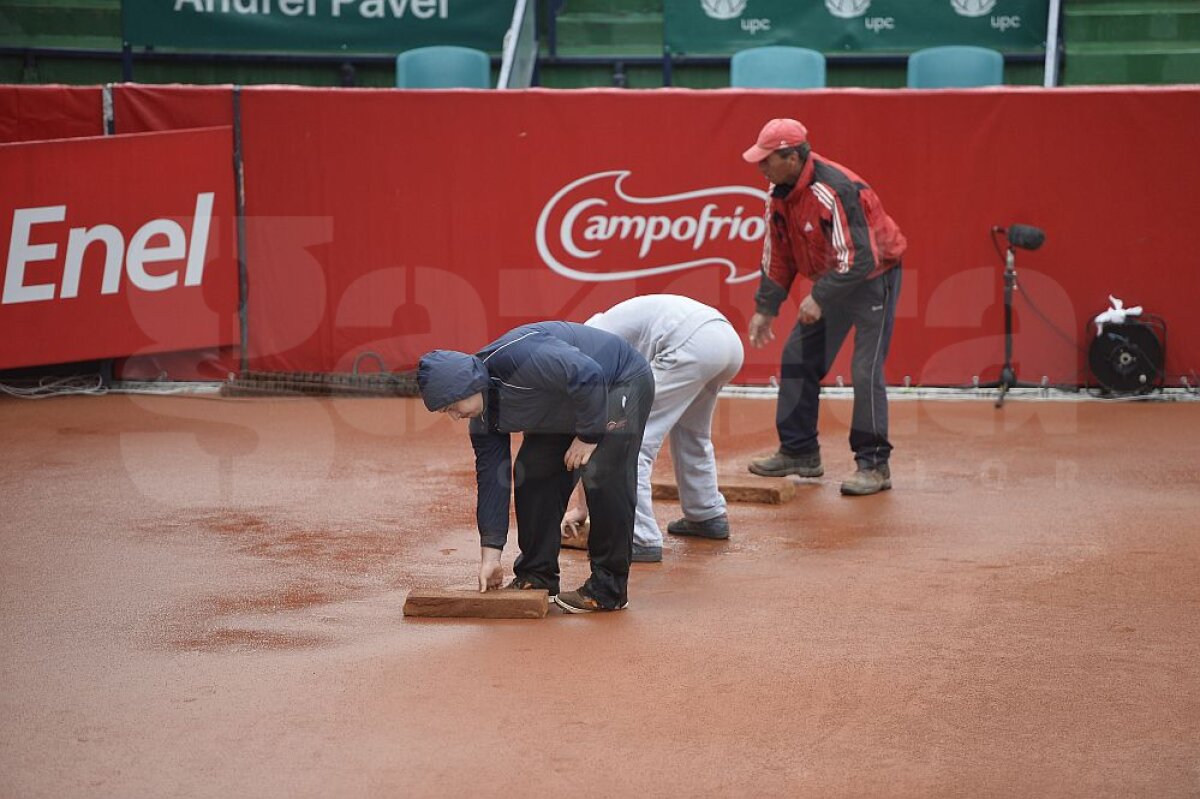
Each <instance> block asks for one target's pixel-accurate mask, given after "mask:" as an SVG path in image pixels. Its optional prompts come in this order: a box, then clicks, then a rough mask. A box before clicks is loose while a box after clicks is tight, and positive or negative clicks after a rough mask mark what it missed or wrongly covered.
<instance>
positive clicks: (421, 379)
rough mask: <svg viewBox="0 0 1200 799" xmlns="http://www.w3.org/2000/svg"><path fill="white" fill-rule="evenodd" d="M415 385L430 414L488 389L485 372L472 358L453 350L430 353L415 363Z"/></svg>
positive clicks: (481, 364) (477, 361)
mask: <svg viewBox="0 0 1200 799" xmlns="http://www.w3.org/2000/svg"><path fill="white" fill-rule="evenodd" d="M417 386H418V387H419V388H420V389H421V399H422V400H424V401H425V407H426V408H428V409H429V410H431V411H438V410H441V409H442V408H445V407H446V406H447V405H449V404H450V403H452V402H458V401H459V400H460V399H464V398H465V397H469V396H471V395H472V394H478V393H479V392H481V391H483V390H484V389H485V388H487V387H488V371H487V367H486V366H484V365H483V361H481V360H479V359H478V358H476V357H475V356H474V355H468V354H467V353H465V352H455V351H454V350H434V351H433V352H427V353H425V354H424V355H422V356H421V360H420V362H418V364H417Z"/></svg>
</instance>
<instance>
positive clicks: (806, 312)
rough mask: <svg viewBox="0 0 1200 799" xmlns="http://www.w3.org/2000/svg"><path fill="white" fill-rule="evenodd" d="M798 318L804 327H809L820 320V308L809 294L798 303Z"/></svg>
mask: <svg viewBox="0 0 1200 799" xmlns="http://www.w3.org/2000/svg"><path fill="white" fill-rule="evenodd" d="M798 318H799V319H800V321H801V322H803V323H804V324H806V325H811V324H812V323H813V322H815V321H817V320H818V319H820V318H821V306H820V305H817V301H816V300H814V299H813V298H812V295H811V294H809V295H808V296H807V297H805V298H804V301H803V302H801V303H800V313H799V315H798Z"/></svg>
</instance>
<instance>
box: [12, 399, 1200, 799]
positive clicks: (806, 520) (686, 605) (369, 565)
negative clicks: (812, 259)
mask: <svg viewBox="0 0 1200 799" xmlns="http://www.w3.org/2000/svg"><path fill="white" fill-rule="evenodd" d="M773 407H774V406H773V403H771V402H767V401H763V400H759V399H745V398H739V399H729V398H725V399H722V400H721V402H720V403H719V409H718V417H717V420H716V427H715V432H716V437H715V440H716V444H717V451H718V458H719V466H720V469H721V471H722V473H724V474H740V473H741V472H742V471H743V470H744V468H745V462H746V460H747V459H748V458H749V457H751V456H752V455H754V454H757V453H759V452H763V451H767V450H770V449H772V448H773V446H774V431H773V428H772V418H773ZM824 407H825V412H824V416H823V420H822V424H823V442H824V451H825V459H826V463H827V474H826V477H825V478H824V480H823V481H810V482H805V483H803V484H802V485H800V486H799V491H798V494H797V496H796V498H795V499H793V500H792V501H791V502H789V503H787V504H784V505H781V506H764V505H747V504H734V505H731V507H730V517H731V521H732V524H733V529H734V532H733V537H732V538H731V539H730V540H729V541H728V542H709V541H696V540H690V539H689V540H668V541H667V551H666V553H665V557H664V562H663V563H661V564H635V567H634V571H633V577H632V581H631V586H630V598H631V606H630V608H629V609H628V610H627V611H624V612H621V613H615V614H608V615H598V614H593V615H590V616H567V615H564V614H562V613H561V612H559V611H557V610H551V612H550V614H549V615H548V616H547V617H546V618H545V619H540V620H532V621H473V620H436V619H432V620H426V619H406V618H404V617H402V615H401V606H402V604H403V601H404V597H405V595H406V593H407V591H408V590H409V589H411V588H414V587H443V586H455V585H458V586H469V585H470V584H471V582H472V581H473V580H474V576H475V571H476V568H477V562H478V552H477V549H476V547H477V546H478V539H477V534H476V532H475V529H474V494H473V472H472V460H471V455H470V447H469V443H468V441H467V437H466V434H465V430H464V429H463V428H462V427H461V426H458V427H456V426H455V425H454V424H453V423H451V422H450V421H449V420H447V419H445V418H444V417H441V416H436V415H433V414H428V413H426V412H425V411H424V410H423V409H422V408H421V407H420V404H419V401H418V400H415V399H389V400H379V399H376V400H371V399H347V400H329V399H327V400H305V399H292V400H284V399H281V400H230V399H216V398H204V397H159V396H142V395H129V396H121V395H110V396H105V397H76V398H63V399H55V400H49V401H42V402H21V401H17V400H12V399H7V400H4V401H2V402H0V437H2V439H3V448H4V452H5V458H4V461H3V466H2V467H0V486H2V487H3V496H4V497H5V513H4V515H3V521H2V522H0V524H2V533H0V557H2V560H0V625H2V629H0V640H2V641H3V647H2V649H0V686H2V688H0V700H2V709H3V714H2V718H3V721H2V722H0V795H3V796H11V797H41V796H44V797H98V796H111V797H167V796H189V797H199V796H211V797H227V796H255V797H331V796H339V797H340V796H370V797H394V796H470V795H476V796H496V795H510V794H519V795H525V796H629V795H641V796H750V795H753V796H823V797H870V796H887V797H934V796H971V797H1018V796H1076V797H1089V798H1092V797H1130V796H1139V797H1155V799H1159V798H1160V797H1191V796H1196V795H1198V794H1200V676H1198V672H1197V669H1196V662H1197V660H1198V659H1200V620H1198V619H1200V539H1198V538H1197V531H1198V525H1197V513H1198V511H1200V491H1198V490H1197V488H1198V486H1200V466H1198V464H1200V436H1198V435H1197V432H1198V431H1200V404H1197V403H1194V402H1138V403H1132V402H1114V403H1097V402H1040V401H1032V400H1021V399H1014V400H1010V401H1009V402H1008V403H1007V405H1006V406H1005V408H1004V409H1003V410H1001V411H997V410H995V409H994V408H993V407H992V404H991V403H990V402H987V401H984V400H976V401H964V402H943V401H924V400H921V401H917V400H914V401H896V402H893V404H892V413H893V417H894V421H893V440H894V441H895V443H896V445H897V451H896V455H895V458H894V460H893V464H894V480H895V484H896V487H895V490H893V491H890V492H885V493H883V494H880V495H876V496H873V497H866V498H861V499H846V498H843V497H841V496H839V495H838V492H837V481H838V480H840V479H841V478H842V477H843V476H844V474H845V473H848V472H849V471H850V470H851V469H852V463H851V460H850V456H849V451H848V449H847V448H846V445H845V432H846V431H845V418H846V416H847V415H848V403H847V402H846V401H845V400H836V399H834V400H826V402H825V403H824ZM662 460H663V459H660V464H659V468H660V469H663V473H664V474H669V470H666V469H665V467H666V466H667V464H666V463H664V462H662ZM656 506H657V512H658V516H659V521H660V523H661V524H663V525H665V523H666V522H667V521H669V520H670V519H672V518H674V516H675V514H677V513H678V506H677V505H675V504H674V503H670V502H658V503H657V505H656ZM668 538H669V539H670V537H669V536H668ZM514 549H515V546H514V545H513V544H510V546H509V548H508V549H507V550H506V552H505V565H506V567H508V568H509V569H511V563H512V557H513V555H514V552H513V550H514ZM585 557H586V556H585V555H584V554H583V553H580V552H574V551H564V554H563V556H562V562H563V569H564V575H565V576H564V586H568V587H574V586H575V585H576V584H577V582H578V581H580V580H582V578H583V575H584V574H585V570H586V561H585Z"/></svg>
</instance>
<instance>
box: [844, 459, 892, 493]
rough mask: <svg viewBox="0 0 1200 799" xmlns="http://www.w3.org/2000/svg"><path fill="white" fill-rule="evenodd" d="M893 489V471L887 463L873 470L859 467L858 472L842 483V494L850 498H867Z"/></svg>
mask: <svg viewBox="0 0 1200 799" xmlns="http://www.w3.org/2000/svg"><path fill="white" fill-rule="evenodd" d="M891 487H892V470H891V469H889V468H888V465H887V464H886V463H881V464H880V465H878V466H875V467H873V468H871V467H867V468H863V467H861V466H860V467H858V471H857V472H855V473H854V474H852V475H851V476H850V478H849V479H848V480H846V481H845V482H843V483H842V493H843V494H845V495H846V496H848V497H865V496H867V495H868V494H878V493H879V492H880V491H886V490H888V489H889V488H891Z"/></svg>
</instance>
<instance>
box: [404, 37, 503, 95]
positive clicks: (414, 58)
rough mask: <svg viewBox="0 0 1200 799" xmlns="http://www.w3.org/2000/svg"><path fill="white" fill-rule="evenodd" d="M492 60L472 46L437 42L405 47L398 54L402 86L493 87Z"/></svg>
mask: <svg viewBox="0 0 1200 799" xmlns="http://www.w3.org/2000/svg"><path fill="white" fill-rule="evenodd" d="M491 86H492V61H491V59H490V58H488V54H487V53H485V52H483V51H482V50H476V49H474V48H472V47H453V46H449V45H438V46H434V47H417V48H414V49H412V50H405V51H404V52H403V53H401V54H400V55H398V56H396V87H397V88H400V89H459V88H461V89H490V88H491Z"/></svg>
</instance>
